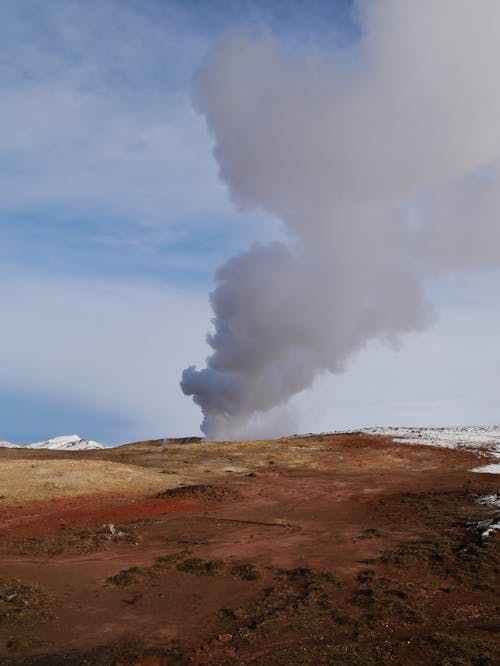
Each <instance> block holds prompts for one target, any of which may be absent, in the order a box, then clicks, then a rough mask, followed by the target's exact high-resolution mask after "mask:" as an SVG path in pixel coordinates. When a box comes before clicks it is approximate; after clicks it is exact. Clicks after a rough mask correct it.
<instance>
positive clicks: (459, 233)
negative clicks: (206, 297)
mask: <svg viewBox="0 0 500 666" xmlns="http://www.w3.org/2000/svg"><path fill="white" fill-rule="evenodd" d="M356 9H357V12H358V16H359V21H360V27H361V34H362V37H361V38H360V39H359V40H358V41H357V43H356V44H355V46H354V47H352V49H351V51H350V53H348V54H346V53H343V54H341V56H337V58H335V56H332V55H331V54H327V53H320V52H318V51H316V52H315V53H314V54H311V53H310V54H302V56H297V55H296V54H291V53H288V52H287V51H286V50H285V49H284V48H283V47H282V46H281V45H280V44H279V43H278V41H277V40H276V39H275V38H274V37H273V35H271V34H269V33H265V34H263V35H261V36H259V37H256V38H255V37H251V36H248V35H246V34H243V33H240V32H234V33H232V34H229V35H227V36H226V37H225V39H224V40H223V41H222V42H221V43H220V44H219V45H218V46H217V47H216V48H215V49H214V50H213V51H212V52H211V53H210V54H209V55H208V57H207V59H206V61H205V62H204V64H203V66H202V67H201V69H200V71H199V72H198V74H197V77H196V80H195V86H194V90H195V92H194V97H195V103H196V105H197V107H198V109H199V110H200V112H201V113H203V114H204V115H205V118H206V121H207V123H208V126H209V128H210V130H211V132H212V134H213V136H214V138H215V156H216V159H217V160H218V163H219V166H220V174H221V177H222V178H223V179H224V180H225V181H226V182H227V184H228V185H229V188H230V192H231V194H232V197H233V199H234V201H235V203H236V204H237V205H238V206H239V207H241V208H260V209H265V210H267V211H269V212H271V213H273V214H275V215H277V216H279V217H280V218H281V219H282V220H283V222H284V224H285V225H286V229H287V232H288V237H289V239H290V241H289V243H288V244H286V243H273V244H270V245H260V244H255V245H254V246H253V247H251V248H250V249H249V250H248V251H247V252H245V253H243V254H241V255H239V256H236V257H233V258H232V259H230V260H229V261H228V262H227V263H226V264H225V265H223V266H222V267H221V268H219V270H218V271H217V274H216V279H217V286H216V289H215V291H214V292H213V294H212V295H211V302H212V307H213V310H214V314H215V318H214V326H215V330H214V332H213V333H212V334H210V335H209V336H208V341H209V344H210V345H211V347H212V349H213V353H212V354H211V356H210V357H209V358H208V359H207V367H206V368H204V369H202V370H196V368H194V367H190V368H187V369H186V370H185V371H184V373H183V378H182V382H181V386H182V389H183V391H184V393H186V394H188V395H192V396H193V399H194V400H195V402H196V403H197V404H199V405H200V407H201V408H202V410H203V414H204V421H203V425H202V428H203V430H204V431H205V433H206V434H207V435H208V436H210V437H214V438H218V437H224V436H234V435H237V433H238V430H239V429H240V428H242V427H244V425H245V424H246V423H247V422H248V420H249V419H251V418H252V416H254V415H255V414H256V413H259V412H266V411H268V410H270V409H272V408H273V407H275V406H277V405H282V404H284V403H286V402H287V401H288V400H289V399H290V398H291V397H292V396H293V395H294V394H296V393H297V392H300V391H302V390H304V389H306V388H308V387H309V386H310V385H311V384H312V382H313V380H314V378H315V377H316V376H318V375H319V374H321V373H325V372H333V373H338V372H341V371H343V369H344V366H345V363H346V361H347V360H348V358H349V357H350V356H352V355H353V354H355V353H356V352H357V351H359V350H360V349H361V348H362V347H363V345H364V344H365V343H366V342H367V341H368V340H370V339H372V338H378V339H381V340H384V341H388V342H391V343H392V342H395V341H397V340H398V338H399V337H400V336H401V334H404V333H405V332H408V331H412V330H416V329H421V328H424V327H426V326H428V325H429V324H430V323H432V321H433V319H434V311H433V308H432V305H431V304H430V303H429V302H428V301H427V299H426V295H425V291H424V288H423V286H422V284H423V280H424V278H427V277H428V276H433V275H439V274H440V273H442V272H444V271H451V270H457V269H472V268H474V269H477V268H482V267H489V266H494V265H498V264H499V263H500V253H499V251H498V250H499V241H500V224H499V219H498V215H499V212H500V75H499V74H498V62H499V61H500V40H499V39H498V25H500V3H498V1H497V0H481V2H479V3H477V2H472V1H471V0H439V2H436V0H419V2H414V1H413V0H407V1H405V0H378V1H377V2H373V1H370V2H360V3H358V4H357V5H356Z"/></svg>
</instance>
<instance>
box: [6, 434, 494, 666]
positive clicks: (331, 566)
mask: <svg viewBox="0 0 500 666" xmlns="http://www.w3.org/2000/svg"><path fill="white" fill-rule="evenodd" d="M484 462H485V459H484V458H481V459H480V461H479V462H478V456H476V455H473V454H471V453H466V452H463V451H452V450H445V449H437V448H430V447H424V446H408V445H398V444H395V443H393V442H392V441H391V439H390V438H384V437H373V436H367V435H361V434H349V435H318V436H308V437H301V438H284V439H280V440H274V441H255V442H217V443H191V444H179V445H176V446H167V447H165V446H162V444H161V442H154V441H153V442H140V443H137V444H129V445H126V446H122V447H118V448H115V449H109V450H105V451H87V452H66V453H65V452H54V451H33V450H31V451H28V450H19V449H0V663H1V664H2V666H3V665H5V666H10V665H14V664H26V665H28V664H29V665H35V664H37V665H39V666H42V665H43V666H49V665H56V664H70V665H73V664H74V665H75V666H76V665H77V664H78V665H80V664H87V665H101V664H109V665H110V666H111V665H115V666H118V665H119V664H120V665H122V666H128V665H132V664H145V665H151V666H153V665H159V664H172V665H173V664H176V665H177V664H180V665H182V664H193V665H195V666H196V665H198V666H199V665H201V664H206V665H217V666H218V665H221V666H224V665H226V666H230V665H232V666H236V665H238V664H262V665H267V664H269V665H271V664H279V665H280V666H284V665H287V664H290V665H293V666H296V665H297V666H300V665H302V664H311V665H314V666H316V665H321V664H335V665H337V664H338V665H341V666H347V665H351V664H353V665H359V666H371V665H375V664H377V665H378V664H379V665H384V666H385V665H386V664H405V665H414V666H417V665H419V666H422V665H425V666H427V665H429V666H432V665H436V666H438V665H441V666H498V664H500V598H499V589H500V576H499V572H500V553H499V548H498V541H499V538H500V537H499V536H498V534H497V535H496V536H492V537H490V538H488V539H483V538H481V531H480V530H479V531H478V530H474V529H473V525H472V523H473V522H474V521H478V520H481V519H486V518H488V517H491V515H492V513H493V512H494V509H493V508H492V507H487V506H481V505H478V504H477V503H476V501H475V500H476V498H477V497H478V496H479V495H484V494H488V493H491V492H498V491H499V490H500V488H499V487H498V485H499V482H498V476H495V475H491V474H476V473H471V472H470V471H468V470H470V468H471V467H474V466H476V465H478V464H484Z"/></svg>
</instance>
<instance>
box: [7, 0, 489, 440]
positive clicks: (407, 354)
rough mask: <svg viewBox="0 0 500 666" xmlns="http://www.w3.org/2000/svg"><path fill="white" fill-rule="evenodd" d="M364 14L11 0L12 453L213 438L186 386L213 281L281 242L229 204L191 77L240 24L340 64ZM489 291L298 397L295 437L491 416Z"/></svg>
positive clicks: (450, 287) (318, 6)
mask: <svg viewBox="0 0 500 666" xmlns="http://www.w3.org/2000/svg"><path fill="white" fill-rule="evenodd" d="M350 10H351V7H350V3H349V2H347V1H341V0H338V1H337V2H308V3H303V2H286V1H282V2H278V1H275V2H266V1H262V2H256V1H251V0H247V1H245V2H243V1H241V2H238V1H236V0H232V1H227V2H223V1H217V0H211V1H208V0H205V1H203V0H198V1H192V2H172V1H170V0H147V1H146V2H145V1H143V0H142V1H139V0H135V1H134V0H120V1H116V2H115V1H113V0H100V1H97V0H87V1H86V2H84V3H83V2H79V1H74V2H73V1H72V0H61V1H59V0H52V1H51V2H42V3H41V2H38V1H29V0H17V1H16V2H11V1H10V0H0V26H1V30H2V39H1V40H0V86H1V89H2V90H1V94H2V104H1V107H0V183H1V186H0V187H1V191H0V194H1V196H0V265H1V267H0V276H1V284H0V306H1V308H2V323H1V325H0V341H1V351H0V367H1V368H2V370H1V373H0V439H7V440H10V441H14V442H27V441H33V440H37V439H42V438H45V437H49V436H53V435H57V434H63V433H64V434H65V433H68V434H69V433H70V432H71V433H72V432H78V434H80V435H82V436H85V437H89V438H93V439H97V440H101V441H104V442H107V443H119V442H124V441H131V440H133V439H139V438H149V437H162V436H168V435H179V434H185V433H197V432H198V426H199V421H200V415H199V411H198V409H197V408H196V407H195V406H194V405H193V404H192V403H191V401H190V400H189V399H188V398H186V397H185V396H184V395H183V394H182V393H181V391H180V389H179V386H178V383H179V378H180V373H181V371H182V369H183V368H184V367H185V366H186V365H189V364H191V363H199V364H202V363H203V359H204V357H205V356H206V354H207V347H206V345H205V342H204V335H205V333H206V331H207V330H208V328H209V326H210V317H211V314H210V311H209V305H208V293H209V291H210V289H211V287H212V284H213V273H214V270H215V269H216V267H217V266H218V265H219V264H220V263H221V262H222V261H223V260H224V259H226V258H228V257H229V256H231V255H232V254H234V253H235V252H237V251H241V250H243V249H244V248H246V247H248V245H249V244H250V243H251V242H252V241H253V240H255V239H259V240H263V241H266V240H271V239H274V238H279V237H280V235H281V234H282V231H281V228H280V222H279V220H276V219H274V218H272V217H270V216H269V215H268V214H266V213H264V212H262V211H253V212H246V213H245V212H240V211H237V210H236V209H235V206H234V205H233V203H232V202H231V200H230V197H229V195H228V192H227V189H226V186H225V185H224V184H223V183H222V182H221V181H220V180H219V178H218V172H217V164H216V162H215V160H214V158H213V156H212V140H211V137H210V136H209V135H208V132H207V130H206V127H205V125H204V121H203V118H201V117H200V116H199V115H198V114H197V113H196V112H195V110H194V109H193V108H192V104H191V98H190V88H191V80H192V76H193V73H194V72H195V71H196V68H197V67H198V65H199V64H200V62H201V61H202V59H203V57H204V55H205V54H206V52H207V50H208V49H209V48H210V46H211V45H212V44H214V43H215V42H216V41H217V40H218V39H219V38H220V36H221V35H222V34H223V33H224V32H225V31H226V30H228V29H231V28H233V27H243V28H246V29H248V30H250V31H259V30H261V29H262V28H263V27H264V26H266V27H267V28H269V29H271V30H272V31H273V32H275V33H276V34H278V36H279V37H280V38H281V39H283V40H284V41H285V42H286V43H287V44H288V45H289V47H290V48H291V49H296V50H300V49H304V48H311V47H321V48H323V49H327V50H336V49H338V48H339V47H340V46H342V45H345V44H347V43H349V42H350V41H352V40H355V39H357V36H358V29H357V27H356V24H355V22H354V20H353V19H352V17H351V14H350ZM474 279H475V280H476V282H475V283H474V282H470V281H468V279H466V278H460V279H458V278H456V279H454V280H448V281H447V282H442V283H440V285H439V287H438V288H433V289H434V293H433V296H434V299H435V300H436V301H437V302H438V304H439V309H440V312H441V319H440V321H439V322H438V324H437V325H436V327H434V328H433V329H432V330H430V331H427V332H425V333H420V334H418V335H417V334H414V335H412V336H410V338H409V339H407V340H406V341H405V342H404V345H403V349H402V350H400V351H399V352H397V353H395V352H394V351H393V350H390V349H387V348H383V347H380V346H379V345H378V344H377V345H376V344H374V345H372V346H369V348H367V349H365V350H364V351H363V353H362V354H361V355H360V356H359V357H358V358H357V359H356V360H355V361H354V362H353V364H352V367H351V369H350V371H349V372H348V373H346V374H345V375H343V376H340V377H333V378H332V377H325V378H322V379H321V381H320V382H319V383H318V385H317V386H316V387H315V388H314V389H313V391H312V392H311V393H310V395H305V396H299V397H298V398H297V399H296V400H295V402H294V405H293V411H294V412H295V413H296V414H300V423H297V428H299V429H301V430H325V429H333V428H342V427H356V426H362V425H366V426H371V425H376V424H378V423H387V424H392V425H395V424H396V423H400V424H410V423H415V422H422V423H441V422H454V423H458V422H471V421H476V422H492V421H493V420H494V418H495V408H496V407H495V400H496V398H498V391H497V389H496V385H495V384H496V382H495V376H496V375H495V372H496V371H497V370H498V362H497V361H495V360H494V359H495V356H494V352H495V349H496V347H495V344H494V341H495V340H497V339H498V333H499V332H500V324H499V320H498V318H497V317H496V315H495V314H494V313H492V303H493V302H494V299H495V297H496V291H495V289H494V288H492V285H496V286H498V283H499V282H498V275H497V274H495V273H490V274H489V276H487V277H484V278H483V277H481V276H479V277H476V278H474ZM481 280H483V281H485V282H484V283H483V282H481ZM485 285H486V288H485ZM478 294H481V297H480V298H479V297H478ZM457 322H460V323H458V324H457ZM464 322H465V323H464ZM478 331H480V336H479V337H480V339H479V340H478V335H479V333H478ZM481 335H482V336H483V337H481ZM494 363H497V365H496V366H495V365H494ZM436 364H438V365H439V364H440V365H439V369H438V370H436ZM460 364H463V365H462V366H461V365H460ZM431 365H433V367H434V372H435V373H436V377H434V380H433V381H431V382H429V381H428V378H429V368H430V367H431ZM463 368H467V372H468V383H467V385H466V386H465V385H462V386H461V388H460V390H458V388H457V387H458V385H459V382H458V378H459V377H461V376H462V369H463ZM425 369H427V372H425V371H424V370H425ZM375 387H376V389H375ZM495 391H496V392H495ZM486 396H488V397H487V398H486ZM293 425H294V426H295V424H293ZM291 427H292V426H291Z"/></svg>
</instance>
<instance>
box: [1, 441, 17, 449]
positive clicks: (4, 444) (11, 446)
mask: <svg viewBox="0 0 500 666" xmlns="http://www.w3.org/2000/svg"><path fill="white" fill-rule="evenodd" d="M0 448H4V449H16V448H17V445H16V444H12V443H11V442H6V441H5V440H4V439H0Z"/></svg>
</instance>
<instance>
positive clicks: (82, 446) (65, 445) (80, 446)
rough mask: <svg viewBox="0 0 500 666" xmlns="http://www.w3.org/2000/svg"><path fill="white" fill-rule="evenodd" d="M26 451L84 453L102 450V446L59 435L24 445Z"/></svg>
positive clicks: (76, 437)
mask: <svg viewBox="0 0 500 666" xmlns="http://www.w3.org/2000/svg"><path fill="white" fill-rule="evenodd" d="M25 448H27V449H51V450H56V451H85V450H88V449H104V448H106V447H105V446H104V444H100V443H99V442H94V441H93V440H91V439H83V438H82V437H80V436H79V435H61V436H59V437H52V438H51V439H46V440H45V441H43V442H34V443H33V444H26V447H25Z"/></svg>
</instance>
